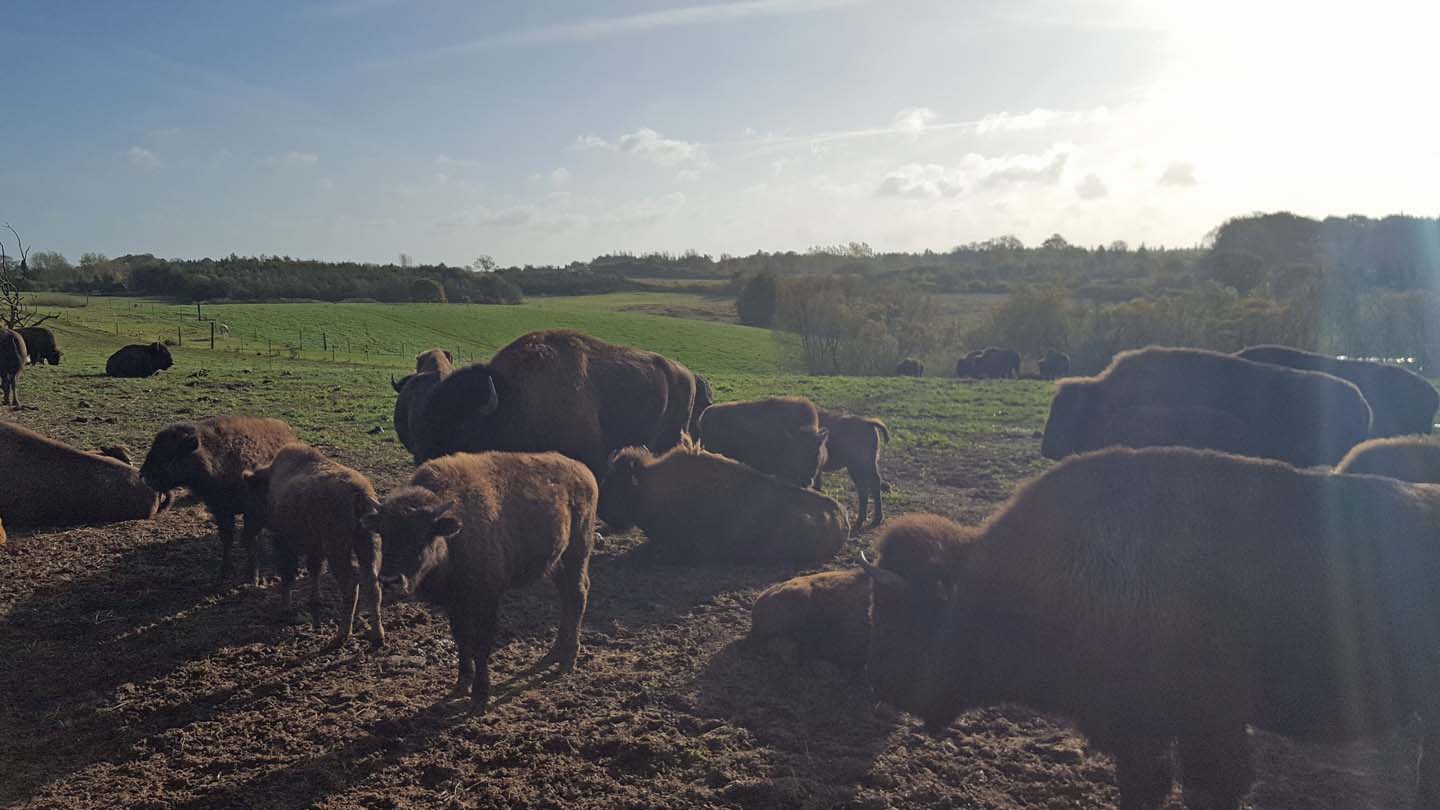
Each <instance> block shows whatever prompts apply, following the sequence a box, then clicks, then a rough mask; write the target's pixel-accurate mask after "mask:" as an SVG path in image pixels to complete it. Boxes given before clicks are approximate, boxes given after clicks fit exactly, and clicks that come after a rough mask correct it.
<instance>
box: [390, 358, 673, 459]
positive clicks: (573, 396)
mask: <svg viewBox="0 0 1440 810" xmlns="http://www.w3.org/2000/svg"><path fill="white" fill-rule="evenodd" d="M411 382H412V383H413V379H412V381H411ZM409 384H410V383H407V386H408V385H409ZM694 403H695V376H694V375H693V374H692V373H691V372H690V370H689V369H687V368H685V367H684V366H682V365H680V364H679V363H676V362H674V361H672V360H669V359H667V358H665V357H663V356H661V355H658V354H655V353H654V352H647V351H642V350H640V349H634V348H631V347H629V346H617V345H615V344H611V343H605V342H604V341H601V340H597V339H595V338H593V337H590V336H589V335H585V334H582V333H580V332H576V331H574V330H572V329H548V330H545V331H541V332H531V333H530V334H528V335H524V336H522V337H519V338H517V339H516V340H515V341H514V342H512V343H511V344H510V345H508V346H506V347H505V348H503V349H501V350H500V351H499V352H497V353H496V354H495V357H494V358H493V359H492V360H491V361H490V362H489V363H488V364H484V363H477V364H475V365H472V366H466V367H464V368H461V369H457V370H455V371H454V372H453V373H451V374H449V375H448V376H446V377H445V378H444V379H443V380H440V381H439V382H437V383H436V384H435V386H434V389H433V391H431V392H430V394H429V397H428V400H427V401H426V402H425V403H424V406H423V409H422V410H421V413H420V417H419V418H418V419H416V418H414V417H411V418H410V420H409V424H410V431H411V441H412V442H413V443H414V444H413V447H412V453H413V454H414V456H415V458H416V460H417V462H418V461H425V460H428V459H432V458H438V457H440V456H443V455H447V454H449V453H457V452H480V451H485V450H509V451H520V452H527V451H528V452H536V451H545V450H553V451H556V452H559V453H563V454H564V455H567V456H569V457H570V458H573V459H576V460H577V461H580V462H581V463H582V464H584V465H585V466H587V467H589V468H590V469H591V471H592V472H597V473H599V472H603V471H604V469H605V466H606V464H607V463H608V462H609V459H610V454H611V453H612V452H614V451H615V450H618V449H619V448H621V447H625V446H628V445H632V444H643V445H646V446H648V447H654V448H668V447H673V446H674V445H675V444H677V443H679V441H680V435H681V434H682V433H683V432H684V430H685V427H686V425H688V424H689V422H690V418H691V416H692V412H693V409H694Z"/></svg>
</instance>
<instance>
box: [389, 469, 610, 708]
mask: <svg viewBox="0 0 1440 810" xmlns="http://www.w3.org/2000/svg"><path fill="white" fill-rule="evenodd" d="M597 489H598V488H597V486H596V483H595V477H594V476H593V475H591V474H590V471H589V470H588V469H587V468H586V467H585V466H584V465H582V464H580V463H579V462H577V461H575V460H573V459H569V458H566V457H564V456H562V455H560V454H559V453H459V454H456V455H452V456H446V457H444V458H440V459H435V460H433V461H429V462H426V463H425V464H423V465H421V467H420V469H418V470H416V471H415V475H414V476H413V477H412V478H411V479H410V485H409V486H405V487H401V488H400V489H397V490H395V491H394V492H392V493H391V494H390V495H389V496H388V497H386V498H385V501H384V503H383V504H381V506H380V509H379V511H378V512H375V513H373V514H371V515H369V516H368V517H366V518H365V519H364V522H365V525H366V527H367V528H368V529H370V530H371V531H375V532H378V533H379V534H380V535H381V537H382V538H383V543H384V550H385V562H384V567H383V570H384V571H385V572H386V573H387V574H398V575H400V576H403V577H404V578H405V590H406V592H407V594H409V595H416V594H420V595H423V596H425V597H427V598H430V599H433V600H435V601H438V602H440V603H441V604H442V605H443V606H444V608H445V611H446V613H448V614H449V615H450V630H451V633H452V634H453V635H454V637H455V646H456V648H457V649H458V651H459V655H460V675H459V678H458V679H457V680H456V683H455V690H454V691H453V692H452V693H451V697H454V698H461V697H464V696H465V695H466V694H469V695H470V699H471V708H472V710H474V711H477V712H483V711H484V710H485V708H486V705H487V703H488V702H489V700H490V651H491V649H492V648H493V647H494V645H495V625H496V622H497V621H498V618H499V611H500V599H501V597H502V596H503V595H504V593H505V591H507V590H510V589H512V588H520V587H524V586H526V585H529V584H530V583H533V582H535V581H537V580H540V579H542V578H551V579H553V581H554V582H555V586H556V589H557V590H559V592H560V629H559V631H558V632H557V633H556V636H555V643H554V645H552V646H551V648H550V651H549V652H548V653H546V655H545V657H544V658H543V659H541V661H540V663H539V664H538V665H537V668H540V667H546V666H549V665H552V664H558V665H559V667H560V670H561V671H562V672H565V671H569V670H571V669H573V668H574V666H575V659H576V657H577V656H578V654H579V651H580V622H581V620H582V619H583V618H584V616H585V606H586V603H587V601H588V599H589V594H590V574H589V570H590V552H591V549H592V547H593V544H594V540H595V499H596V497H597V494H598V493H597Z"/></svg>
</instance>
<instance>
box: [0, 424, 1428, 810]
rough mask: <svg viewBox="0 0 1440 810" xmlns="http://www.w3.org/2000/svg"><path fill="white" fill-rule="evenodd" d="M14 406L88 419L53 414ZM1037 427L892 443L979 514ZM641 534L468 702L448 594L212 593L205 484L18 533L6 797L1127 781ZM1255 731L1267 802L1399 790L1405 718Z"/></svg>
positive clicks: (912, 478) (939, 487) (680, 790)
mask: <svg viewBox="0 0 1440 810" xmlns="http://www.w3.org/2000/svg"><path fill="white" fill-rule="evenodd" d="M0 418H7V419H8V418H14V419H17V420H18V421H21V422H22V423H26V424H29V425H31V426H32V427H36V428H38V429H41V430H44V431H46V432H49V433H51V434H52V435H58V436H60V437H62V438H68V439H70V440H73V441H83V439H84V434H83V429H84V428H83V426H78V427H77V426H75V425H72V424H69V422H68V421H67V420H66V418H65V416H64V415H57V416H53V417H42V416H41V415H39V414H35V413H32V412H23V413H21V414H20V415H18V416H14V415H11V414H5V415H4V416H3V417H0ZM137 449H139V450H140V451H141V452H143V450H144V447H143V442H139V443H138V446H137ZM1037 450H1038V442H1036V441H1029V440H1024V441H1022V440H1019V439H1009V440H997V442H993V443H990V444H987V445H986V446H985V447H984V448H982V449H977V450H974V451H970V452H968V453H967V452H958V453H946V454H943V455H940V454H925V453H918V452H911V453H905V452H903V451H901V452H892V453H891V454H890V456H889V457H888V458H887V459H886V463H885V465H884V466H885V473H886V477H887V478H888V479H889V480H890V481H891V483H892V484H893V485H894V487H895V489H896V491H897V492H898V493H901V494H903V495H904V502H905V507H904V508H908V509H927V510H931V511H935V512H939V513H942V514H946V515H949V516H952V517H954V518H956V519H960V520H965V521H973V520H977V519H979V518H980V517H982V516H983V515H985V514H986V513H988V512H989V511H990V510H992V509H993V508H995V507H996V506H997V505H998V504H999V503H1000V502H1001V501H1003V499H1004V498H1005V497H1006V495H1007V494H1008V489H1009V484H1008V483H1007V481H1008V480H1012V479H1013V477H1014V476H1012V475H1009V474H1007V473H1009V472H1013V471H1023V470H1026V469H1029V468H1031V467H1033V466H1034V465H1035V464H1036V463H1037V458H1036V454H1037ZM335 454H336V455H337V456H338V457H339V458H340V459H341V460H343V461H346V462H347V463H351V464H354V465H356V466H359V467H360V468H362V469H364V470H366V471H367V472H369V473H370V474H372V475H373V476H374V477H375V479H376V482H377V485H378V486H379V487H380V488H381V489H382V491H383V490H384V489H387V488H389V487H391V486H394V485H396V484H398V483H400V482H401V481H403V480H404V478H405V477H406V476H407V475H408V474H409V472H408V468H407V467H406V466H405V465H403V464H400V463H398V461H397V459H398V458H399V454H398V453H393V454H389V455H386V456H384V457H383V458H381V457H372V458H361V457H355V456H353V455H350V454H347V453H345V452H343V451H335ZM6 474H14V473H13V472H12V471H6ZM851 508H852V509H853V508H854V506H853V499H852V501H851ZM893 511H899V509H892V512H893ZM873 538H874V532H873V531H867V532H865V533H862V534H860V535H858V536H857V537H856V538H854V540H853V541H852V542H851V544H850V545H849V546H848V547H847V548H846V549H845V551H844V553H843V555H842V557H841V558H840V559H837V560H836V561H835V562H834V563H833V565H832V566H830V567H841V566H845V565H848V564H851V563H853V562H854V561H855V559H856V557H857V555H858V552H859V551H860V550H862V549H866V548H868V547H869V544H870V543H871V542H872V540H873ZM639 543H640V538H639V537H638V536H634V535H620V536H614V537H610V538H609V539H608V541H607V543H606V545H605V547H604V548H603V549H602V550H600V551H599V552H598V555H597V557H596V559H595V560H594V563H593V567H592V572H591V578H592V582H593V586H592V591H591V601H590V610H589V613H588V615H587V616H586V620H585V625H584V629H583V634H582V645H583V648H582V652H581V656H580V661H579V666H578V669H577V671H576V672H575V673H573V674H572V675H570V676H567V677H565V678H563V679H555V678H547V677H535V676H531V675H528V674H526V669H527V668H528V667H529V665H530V664H531V663H532V662H534V661H536V660H537V659H538V658H539V657H540V656H541V655H542V654H543V653H544V652H545V650H546V649H547V648H548V644H549V641H550V639H551V637H552V634H553V633H554V628H555V620H556V616H557V610H556V605H555V601H554V599H553V592H552V591H551V589H550V588H549V587H548V586H543V585H542V586H537V587H535V588H532V589H530V590H528V591H525V592H521V593H517V594H515V595H513V596H512V597H511V598H510V599H509V601H508V602H507V604H506V605H505V607H504V609H503V612H502V616H501V639H500V646H499V648H498V650H497V652H496V654H495V656H494V659H493V671H494V673H495V682H496V684H497V697H496V699H495V701H494V703H493V706H492V708H491V710H490V712H489V714H487V715H485V716H483V717H472V716H468V715H467V714H466V713H465V712H464V711H463V706H459V705H456V704H452V703H448V702H445V701H443V700H442V697H443V696H444V695H445V693H446V692H447V691H448V689H449V688H450V685H451V682H452V679H453V676H454V673H453V667H454V665H455V651H454V645H453V644H452V643H451V641H450V637H449V630H448V626H447V624H446V622H445V620H444V618H443V616H441V615H440V614H438V613H436V612H433V611H432V610H431V609H429V608H427V607H423V606H420V605H414V604H393V605H387V606H386V608H385V620H386V624H387V630H388V631H389V634H390V635H389V640H388V643H387V644H386V646H385V647H384V649H382V650H371V649H369V648H368V646H367V645H366V643H365V642H364V641H363V640H360V639H356V640H354V641H352V642H351V644H350V646H348V647H346V648H344V649H342V650H339V651H325V650H324V649H323V647H324V645H325V642H326V641H327V640H328V638H329V637H330V635H331V634H332V633H333V631H334V626H333V624H327V625H325V626H323V627H321V628H320V629H319V630H314V629H312V628H311V627H309V626H308V625H307V624H303V623H293V622H283V621H279V620H277V617H276V596H275V594H274V593H273V592H272V591H271V590H269V589H258V590H257V589H250V588H239V587H236V588H231V589H228V590H225V591H223V592H219V593H217V592H215V591H214V589H213V588H212V587H211V584H212V583H211V578H212V576H213V574H214V572H215V570H216V567H217V563H218V549H217V544H216V541H215V538H214V535H213V526H212V524H211V523H210V521H209V519H208V518H207V517H206V515H205V514H204V512H203V510H202V509H201V508H200V507H199V506H197V505H195V504H193V503H192V504H185V503H181V504H180V505H178V506H177V507H176V508H175V509H173V510H171V511H169V512H167V513H165V514H163V515H162V516H161V517H160V518H159V519H158V520H156V521H153V522H139V523H130V524H122V525H118V526H110V527H100V528H83V529H76V530H71V531H41V532H35V531H22V530H15V531H13V532H12V534H11V538H10V544H9V545H8V547H5V548H3V549H0V805H3V806H7V807H36V808H38V807H56V808H78V807H135V808H156V809H157V810H158V809H159V808H209V807H277V808H279V807H305V806H321V807H373V808H404V807H441V808H457V809H458V808H529V807H535V808H559V807H564V808H586V807H593V808H679V807H687V808H688V807H738V808H765V809H767V810H769V809H770V808H774V809H775V810H780V809H781V808H865V810H883V808H890V807H896V808H901V807H935V808H1022V807H1023V808H1092V807H1102V808H1103V807H1112V806H1113V805H1114V802H1115V799H1116V792H1115V788H1114V786H1113V771H1112V768H1111V763H1110V761H1109V759H1108V758H1107V757H1106V756H1104V755H1102V754H1099V753H1095V752H1090V751H1087V750H1086V748H1085V744H1084V740H1083V739H1081V738H1080V737H1078V736H1077V735H1076V734H1074V733H1073V732H1072V731H1070V730H1069V729H1067V728H1066V726H1065V725H1064V724H1063V723H1062V722H1059V721H1056V720H1053V719H1049V718H1045V717H1041V716H1037V715H1035V714H1033V713H1031V712H1029V711H1026V710H1024V709H1021V708H1015V707H1001V708H995V709H988V710H984V711H977V712H972V713H970V714H966V715H964V716H963V717H961V718H960V719H959V720H958V721H957V722H955V723H954V724H952V725H951V726H950V727H949V728H948V729H946V730H945V731H944V732H943V733H942V734H940V735H938V736H932V735H929V734H927V733H925V732H924V731H923V730H922V729H921V727H920V725H919V723H918V722H917V721H915V720H914V719H913V718H909V717H907V716H904V715H901V714H898V713H896V712H895V711H893V710H891V709H889V708H887V707H885V706H884V705H880V704H877V703H876V702H875V701H874V700H873V699H871V698H870V697H869V696H868V695H867V693H866V690H865V688H864V686H863V685H862V684H860V683H857V682H856V681H855V680H854V679H852V678H850V677H847V676H846V675H845V674H843V673H840V672H838V671H836V670H834V669H833V668H830V667H827V666H825V665H823V664H801V665H798V666H795V665H789V664H787V663H785V662H783V661H781V660H777V659H772V658H770V657H767V656H765V655H757V654H755V653H752V652H750V651H748V650H745V649H743V648H742V647H741V646H739V645H737V641H739V640H740V639H741V637H742V636H743V635H744V634H745V632H746V630H747V628H748V625H749V608H750V604H751V602H752V600H753V599H754V597H755V595H756V594H757V593H758V592H759V591H760V590H761V589H763V588H764V587H765V586H767V585H769V584H771V583H773V582H776V581H779V580H781V579H784V578H786V577H789V576H792V575H794V574H798V573H802V571H801V570H798V569H794V568H776V567H749V568H747V567H731V566H707V567H698V568H680V567H670V566H664V565H659V564H654V563H650V562H647V561H646V560H645V559H644V555H643V554H640V555H637V554H636V548H637V547H638V546H639ZM331 597H332V603H331V604H332V609H333V592H332V593H331ZM1256 743H1257V745H1256V763H1257V767H1258V770H1259V772H1260V779H1261V781H1260V783H1259V784H1258V785H1257V788H1256V790H1255V792H1254V793H1253V795H1252V797H1251V799H1250V803H1251V805H1252V806H1254V807H1260V808H1276V809H1280V808H1284V809H1285V810H1301V808H1305V809H1306V810H1331V809H1338V808H1388V807H1401V806H1405V799H1404V796H1405V795H1406V789H1405V783H1406V782H1407V781H1408V780H1409V778H1410V773H1411V772H1412V771H1411V769H1410V766H1411V761H1412V758H1413V748H1412V747H1411V746H1410V744H1409V743H1408V742H1407V741H1406V740H1404V739H1399V738H1397V739H1394V740H1387V741H1382V742H1381V743H1379V744H1377V743H1375V742H1373V741H1372V742H1368V743H1361V744H1355V745H1351V746H1344V747H1329V746H1297V745H1294V744H1291V743H1289V742H1287V741H1285V740H1280V739H1277V738H1274V737H1270V736H1266V735H1256ZM1171 806H1172V807H1179V806H1180V804H1179V799H1178V794H1177V796H1176V797H1175V798H1173V799H1172V804H1171Z"/></svg>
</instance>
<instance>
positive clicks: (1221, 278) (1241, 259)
mask: <svg viewBox="0 0 1440 810" xmlns="http://www.w3.org/2000/svg"><path fill="white" fill-rule="evenodd" d="M1209 264H1210V275H1211V277H1212V278H1214V279H1215V282H1216V283H1217V284H1222V285H1224V286H1226V287H1229V288H1230V289H1232V290H1234V291H1235V292H1238V293H1240V294H1241V295H1249V294H1250V293H1251V292H1252V291H1253V290H1254V289H1255V288H1256V287H1259V286H1260V284H1261V282H1263V281H1264V280H1265V268H1264V263H1263V262H1262V261H1261V260H1260V257H1259V256H1256V255H1255V254H1253V253H1247V252H1245V251H1242V250H1217V251H1215V252H1214V253H1212V254H1211V255H1210V259H1209Z"/></svg>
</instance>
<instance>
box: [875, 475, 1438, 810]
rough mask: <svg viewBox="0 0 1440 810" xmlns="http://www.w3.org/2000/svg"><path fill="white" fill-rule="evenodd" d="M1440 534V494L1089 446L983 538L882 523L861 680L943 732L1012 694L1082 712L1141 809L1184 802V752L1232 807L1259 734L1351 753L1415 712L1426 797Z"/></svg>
mask: <svg viewBox="0 0 1440 810" xmlns="http://www.w3.org/2000/svg"><path fill="white" fill-rule="evenodd" d="M1377 527H1383V529H1384V530H1383V531H1377ZM1437 532H1440V487H1436V486H1432V485H1423V484H1422V485H1416V484H1404V483H1401V482H1398V481H1393V480H1390V479H1385V478H1379V477H1375V476H1355V475H1331V474H1329V473H1328V471H1321V470H1302V469H1298V468H1296V467H1293V466H1290V465H1287V464H1283V463H1279V462H1275V461H1269V460H1260V459H1247V458H1242V457H1239V456H1233V455H1227V454H1223V453H1215V452H1211V451H1197V450H1192V449H1188V448H1178V447H1167V448H1149V449H1144V450H1132V449H1127V448H1111V449H1109V450H1106V451H1102V452H1098V453H1092V454H1087V455H1082V456H1078V457H1076V458H1073V459H1070V460H1067V461H1066V462H1064V463H1062V464H1060V465H1058V466H1056V467H1055V468H1053V469H1052V470H1051V471H1049V472H1048V473H1046V474H1044V475H1042V476H1040V477H1039V478H1037V479H1035V480H1033V481H1031V482H1029V483H1027V484H1025V485H1024V486H1022V487H1021V488H1020V489H1019V490H1018V491H1017V492H1016V493H1015V495H1014V496H1013V497H1012V498H1011V499H1010V501H1009V502H1008V503H1007V504H1006V505H1005V506H1004V507H1003V508H1002V509H1000V510H999V512H997V513H996V514H995V515H994V516H992V517H991V518H990V519H989V520H988V521H986V522H985V524H984V525H983V526H981V527H979V528H978V529H965V528H962V527H960V526H956V525H955V524H953V523H950V522H949V521H945V520H943V519H939V518H934V517H929V518H911V517H909V516H906V517H904V518H901V519H899V520H896V521H892V522H891V524H890V525H889V527H888V529H887V531H886V533H885V536H884V537H883V538H882V539H881V540H880V543H879V560H878V563H879V564H878V567H871V568H869V569H868V570H870V571H871V574H872V577H873V609H872V628H871V636H870V639H871V643H870V655H869V662H868V669H869V676H870V679H871V683H872V686H873V687H874V688H875V690H876V692H877V694H878V695H879V696H880V697H882V698H883V699H884V700H886V701H888V702H890V703H891V704H893V705H895V706H897V707H899V708H901V709H904V710H906V711H909V712H913V713H915V714H917V715H919V716H920V717H922V718H923V719H924V720H925V721H926V723H927V725H929V726H930V727H931V728H938V727H942V726H944V725H945V724H947V723H949V722H950V721H951V720H953V719H954V718H955V717H956V716H957V715H958V714H959V713H961V712H963V711H966V710H968V709H972V708H977V707H982V706H989V705H994V704H998V703H1018V704H1022V705H1026V706H1029V707H1031V708H1034V709H1036V710H1038V711H1041V712H1044V713H1047V714H1056V715H1061V716H1065V717H1068V718H1070V719H1071V720H1072V721H1074V723H1075V725H1076V726H1077V728H1078V729H1079V730H1080V731H1081V732H1082V733H1084V734H1085V735H1087V736H1088V737H1089V738H1090V742H1091V743H1092V744H1093V745H1095V746H1096V747H1097V748H1099V749H1101V750H1106V751H1109V752H1110V753H1112V754H1113V755H1114V756H1115V760H1116V777H1117V782H1118V785H1119V788H1120V806H1121V807H1124V808H1135V810H1140V809H1141V808H1154V807H1157V806H1158V805H1159V804H1160V802H1161V801H1162V800H1163V799H1164V797H1165V796H1167V795H1168V794H1169V793H1170V790H1171V782H1172V774H1171V762H1170V754H1169V752H1170V743H1171V741H1172V740H1175V739H1178V742H1179V745H1178V747H1177V752H1178V755H1179V760H1180V768H1181V772H1182V774H1183V778H1182V780H1181V781H1182V784H1183V787H1184V791H1185V801H1186V804H1187V805H1188V806H1189V807H1192V808H1199V807H1206V808H1212V807H1213V808H1236V807H1238V806H1239V801H1240V799H1241V797H1242V796H1244V794H1245V793H1246V792H1247V791H1248V790H1249V787H1250V784H1251V781H1252V771H1251V765H1250V761H1249V752H1248V745H1249V743H1248V735H1247V733H1246V725H1247V724H1250V725H1254V726H1256V727H1259V728H1262V729H1266V730H1269V731H1273V732H1277V733H1280V734H1284V735H1288V736H1291V737H1295V738H1300V739H1312V740H1340V739H1349V738H1353V737H1356V736H1361V735H1366V734H1373V733H1378V732H1382V731H1384V730H1387V729H1390V728H1393V727H1395V726H1397V725H1400V724H1404V723H1407V722H1408V721H1409V719H1410V718H1411V717H1412V716H1413V714H1414V713H1419V714H1420V715H1421V716H1422V718H1423V721H1424V724H1425V733H1424V741H1423V750H1424V752H1425V754H1426V756H1425V758H1424V761H1423V762H1422V764H1421V768H1420V771H1421V778H1420V783H1421V797H1422V798H1421V801H1420V802H1419V803H1418V804H1417V806H1421V807H1434V806H1436V804H1435V803H1436V802H1437V801H1440V789H1437V788H1440V758H1437V757H1435V756H1434V752H1435V751H1437V750H1440V714H1437V708H1440V706H1437V694H1436V691H1435V685H1436V683H1437V682H1440V591H1437V590H1436V588H1435V587H1434V583H1435V582H1436V581H1437V580H1440V544H1437V543H1436V542H1435V538H1436V535H1437ZM916 560H920V561H923V562H924V563H925V564H924V565H921V566H920V569H921V570H922V571H932V572H933V570H934V569H935V566H937V565H938V566H941V567H943V569H944V570H945V572H946V573H945V575H944V576H942V577H940V578H939V580H938V581H939V583H940V587H936V578H935V577H934V576H933V574H930V575H927V576H925V577H924V578H922V579H918V580H917V579H915V578H914V577H913V576H912V575H911V574H910V573H908V571H907V570H906V564H907V563H913V562H914V561H916Z"/></svg>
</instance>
